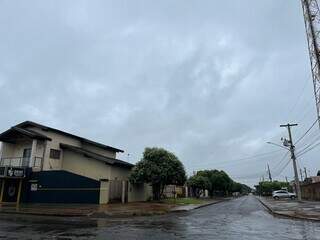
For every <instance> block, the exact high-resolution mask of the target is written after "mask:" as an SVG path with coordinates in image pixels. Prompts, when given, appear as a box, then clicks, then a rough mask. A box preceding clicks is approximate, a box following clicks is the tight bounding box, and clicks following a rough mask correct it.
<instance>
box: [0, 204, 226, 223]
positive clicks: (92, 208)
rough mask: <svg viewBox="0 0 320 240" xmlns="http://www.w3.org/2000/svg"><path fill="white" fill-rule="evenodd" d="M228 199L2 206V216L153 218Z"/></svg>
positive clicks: (0, 209)
mask: <svg viewBox="0 0 320 240" xmlns="http://www.w3.org/2000/svg"><path fill="white" fill-rule="evenodd" d="M225 200H227V199H210V200H208V201H206V202H205V203H203V204H188V205H175V204H167V203H157V202H136V203H126V204H121V203H112V204H103V205H88V204H20V206H18V207H17V206H16V205H12V204H0V214H1V213H7V214H30V215H42V216H62V217H92V218H105V217H127V216H151V215H161V214H166V213H169V212H181V211H190V210H193V209H197V208H200V207H204V206H208V205H211V204H215V203H219V202H221V201H225Z"/></svg>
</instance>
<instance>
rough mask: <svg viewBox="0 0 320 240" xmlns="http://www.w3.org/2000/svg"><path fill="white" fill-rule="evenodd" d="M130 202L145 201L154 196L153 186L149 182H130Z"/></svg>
mask: <svg viewBox="0 0 320 240" xmlns="http://www.w3.org/2000/svg"><path fill="white" fill-rule="evenodd" d="M128 189H129V192H128V202H143V201H147V200H149V199H150V198H152V187H151V186H150V185H149V184H132V183H130V182H129V187H128Z"/></svg>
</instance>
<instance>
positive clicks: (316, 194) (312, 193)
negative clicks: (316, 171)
mask: <svg viewBox="0 0 320 240" xmlns="http://www.w3.org/2000/svg"><path fill="white" fill-rule="evenodd" d="M301 195H302V198H303V199H306V200H314V201H320V176H311V177H308V178H306V179H305V181H304V182H303V183H302V184H301Z"/></svg>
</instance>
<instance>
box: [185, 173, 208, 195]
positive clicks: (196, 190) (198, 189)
mask: <svg viewBox="0 0 320 240" xmlns="http://www.w3.org/2000/svg"><path fill="white" fill-rule="evenodd" d="M187 185H188V187H190V188H191V190H192V193H193V196H195V197H197V198H199V197H200V195H201V193H202V192H204V191H205V190H206V189H209V188H210V181H209V179H208V178H207V177H204V176H200V175H194V176H191V177H190V178H189V179H188V182H187Z"/></svg>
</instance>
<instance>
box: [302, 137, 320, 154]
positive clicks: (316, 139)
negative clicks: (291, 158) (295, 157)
mask: <svg viewBox="0 0 320 240" xmlns="http://www.w3.org/2000/svg"><path fill="white" fill-rule="evenodd" d="M319 139H320V136H317V138H315V139H314V140H313V141H312V142H311V143H309V144H307V145H305V146H304V147H303V148H302V149H299V151H298V152H297V154H300V153H302V152H303V151H305V150H307V149H308V148H309V147H311V146H312V145H313V144H315V143H316V142H317V141H318V140H319Z"/></svg>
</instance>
